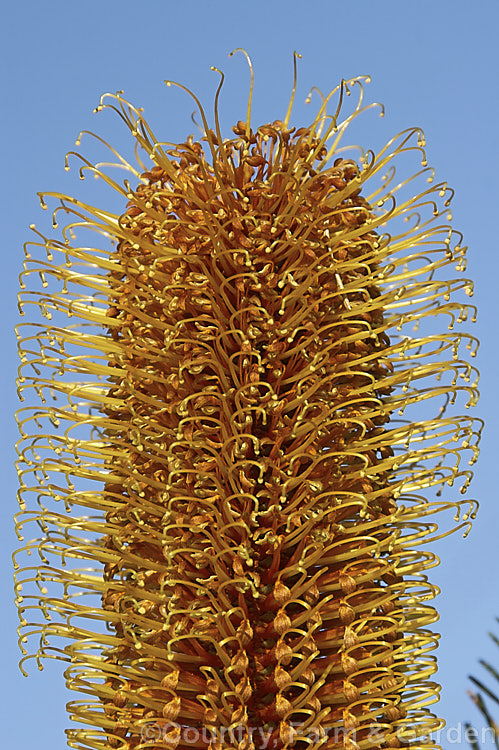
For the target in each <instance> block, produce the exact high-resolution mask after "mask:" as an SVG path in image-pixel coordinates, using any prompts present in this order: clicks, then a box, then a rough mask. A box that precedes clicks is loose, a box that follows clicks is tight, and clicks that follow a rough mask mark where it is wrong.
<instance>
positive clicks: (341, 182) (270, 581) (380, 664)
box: [19, 84, 479, 750]
mask: <svg viewBox="0 0 499 750" xmlns="http://www.w3.org/2000/svg"><path fill="white" fill-rule="evenodd" d="M344 86H345V85H344V84H342V86H341V87H339V92H340V98H341V94H342V92H343V90H344ZM113 101H117V102H118V105H119V108H120V109H119V111H120V113H121V115H122V117H123V119H124V120H125V122H126V123H127V124H128V125H129V127H130V130H131V131H132V133H133V134H134V136H135V138H136V139H137V141H138V143H139V145H140V147H141V148H142V149H143V150H144V151H145V152H146V153H148V154H149V155H150V156H151V158H152V159H153V161H154V166H153V167H152V168H150V169H145V168H142V169H141V170H140V172H137V171H135V172H134V174H135V175H136V182H138V187H136V188H133V189H132V188H130V186H129V184H128V183H125V189H123V188H122V187H120V188H119V189H120V190H121V191H122V192H123V193H125V194H126V196H127V200H128V205H127V208H126V211H125V213H124V214H123V215H121V216H119V217H118V216H114V215H112V214H110V213H107V212H105V211H103V210H98V209H93V208H92V207H89V206H86V205H84V204H82V203H81V202H78V201H76V200H74V199H68V198H65V197H64V196H59V195H57V196H56V197H59V198H61V199H62V203H63V208H64V210H65V211H66V212H68V213H72V214H75V215H76V216H77V217H78V218H79V219H83V220H84V225H85V226H86V227H87V228H93V229H97V231H100V232H102V233H105V234H107V235H111V236H112V237H114V238H115V240H116V243H117V244H116V247H115V249H112V250H110V251H109V252H108V253H107V254H105V253H103V252H102V251H100V252H98V251H97V250H94V249H92V248H90V249H89V248H88V247H81V246H76V245H75V244H74V243H73V242H72V241H71V240H69V239H67V240H66V241H65V242H58V241H55V240H46V239H45V238H43V243H42V245H43V246H45V248H46V249H47V251H48V255H49V258H48V260H47V262H41V261H36V262H35V265H34V268H35V270H37V271H39V272H40V273H41V275H42V280H43V281H45V279H46V276H47V275H48V276H50V278H51V281H52V282H57V283H59V284H60V285H62V288H61V289H60V290H59V291H57V290H56V291H53V292H50V293H43V292H42V293H40V294H39V295H38V297H37V298H36V299H37V305H38V307H39V309H40V310H41V312H42V314H44V315H45V317H49V316H51V315H52V314H54V315H55V316H56V318H57V317H58V316H62V315H69V316H70V317H76V318H80V319H81V320H82V321H83V326H82V327H79V328H78V327H75V326H70V327H69V328H68V327H66V326H64V324H62V325H59V324H58V323H57V322H54V323H49V324H47V323H45V324H44V325H41V324H38V326H37V328H36V331H35V333H34V334H33V335H30V336H25V337H24V338H23V343H22V344H21V357H22V359H23V363H24V365H28V364H31V365H33V366H34V367H36V368H37V371H36V373H35V375H34V376H33V377H31V376H26V374H25V373H24V369H23V371H22V375H21V387H22V388H23V389H25V388H26V386H27V385H29V386H31V385H33V386H34V387H35V388H36V389H37V391H38V393H39V395H40V396H41V397H42V400H43V398H44V395H43V394H44V392H45V391H46V390H47V389H48V390H49V391H51V392H52V393H53V394H55V398H56V400H57V399H58V398H61V397H62V398H63V399H64V398H65V399H67V401H68V403H67V405H66V406H64V405H58V404H56V405H55V406H54V405H50V406H43V405H42V406H37V407H33V408H31V407H29V408H28V412H29V415H34V418H35V420H38V425H40V422H41V421H43V420H44V418H45V417H48V418H49V419H50V420H51V422H52V423H53V425H54V430H53V434H52V435H48V433H47V434H46V433H45V432H44V431H43V430H44V428H42V429H41V430H39V433H38V436H37V437H35V438H31V439H29V438H28V440H27V442H25V441H24V438H25V437H27V435H28V433H27V432H26V430H25V427H24V425H25V424H26V423H27V422H28V421H29V420H30V419H31V416H29V415H28V416H26V417H25V416H24V414H25V412H21V417H20V423H21V431H22V434H23V441H22V442H21V447H20V455H21V462H20V466H21V478H22V490H21V495H22V496H23V495H24V492H25V491H28V492H29V491H31V492H33V491H34V492H35V493H37V495H38V498H39V505H40V506H41V508H42V510H38V511H36V512H34V513H33V512H31V511H26V512H24V513H23V514H22V515H21V520H20V521H19V526H22V525H24V524H25V523H27V521H29V520H36V521H38V523H39V524H40V525H41V527H42V529H43V532H44V538H43V539H42V540H41V541H40V540H38V541H36V542H33V543H30V544H28V545H27V547H26V549H28V551H29V550H31V548H33V547H35V548H36V547H38V549H39V550H40V555H41V562H40V565H38V566H37V568H36V571H35V572H33V570H32V569H29V572H28V573H27V574H26V575H25V576H24V579H23V578H21V583H22V580H34V581H35V583H36V584H37V585H38V586H39V587H40V586H41V584H42V583H43V584H44V585H45V583H46V582H49V585H50V586H51V587H52V588H51V592H50V595H49V594H47V590H46V589H43V590H42V594H43V596H42V597H40V594H38V595H34V596H33V597H30V596H28V597H27V598H26V599H24V600H21V603H20V608H21V611H22V620H23V623H22V624H23V626H25V625H27V624H28V623H27V621H26V619H25V618H26V614H25V613H26V612H27V610H29V609H30V608H32V607H34V608H35V609H37V608H40V609H42V611H43V612H44V613H45V614H46V615H47V614H48V613H49V612H51V613H52V618H53V619H52V620H49V622H47V623H46V624H45V625H43V626H42V630H41V632H42V641H41V646H40V651H39V655H41V656H43V655H50V654H52V653H55V655H56V656H60V657H61V658H63V659H67V660H70V661H71V662H72V663H71V665H70V666H69V667H68V670H67V672H66V676H67V680H68V684H69V686H70V687H71V688H72V689H75V690H77V691H80V692H82V693H87V694H89V695H90V696H92V697H91V698H90V699H88V698H87V699H86V700H85V701H81V700H79V701H75V702H73V703H70V704H69V710H70V713H71V714H72V715H73V717H74V718H75V719H77V720H78V721H80V722H83V724H84V725H85V726H84V728H82V729H72V730H70V731H69V744H70V746H71V747H76V748H96V750H103V749H104V748H108V747H113V748H120V749H121V750H125V749H126V750H132V749H133V750H142V748H144V749H145V748H174V747H176V748H179V750H186V748H188V747H194V748H208V747H209V748H210V749H212V750H228V749H229V748H230V749H231V750H232V748H234V749H236V748H237V750H253V749H254V750H261V749H263V748H276V749H278V748H291V747H296V748H300V750H301V748H307V749H308V748H310V750H315V749H316V748H319V747H323V748H326V750H328V749H331V750H333V748H346V749H347V750H356V748H359V750H360V749H362V750H363V749H364V748H385V747H400V746H411V747H414V748H416V747H417V748H430V747H435V743H434V741H433V740H432V739H431V732H432V731H433V730H435V729H437V728H438V727H439V726H440V724H439V721H438V720H437V719H435V718H434V717H433V715H432V714H431V713H430V711H429V710H428V708H427V706H428V705H429V704H431V703H433V702H434V701H435V700H436V695H437V692H438V685H436V683H435V682H434V681H433V680H432V674H433V672H434V671H435V664H434V657H433V656H432V655H431V653H429V652H431V651H432V650H433V649H434V648H435V645H436V639H437V636H436V635H435V634H434V633H433V632H431V631H430V630H428V629H427V626H428V625H429V624H431V623H432V622H433V621H434V620H435V619H436V615H435V612H434V610H433V608H432V607H431V606H429V605H428V604H427V603H426V601H427V600H429V599H431V598H433V596H434V594H435V592H436V589H435V587H434V586H432V585H431V584H430V583H428V581H427V578H426V573H425V571H426V570H427V569H428V568H429V567H432V566H433V565H434V564H436V558H435V555H433V554H432V553H429V552H423V551H420V550H418V549H417V546H418V542H425V541H428V540H429V539H431V538H432V537H435V529H436V524H435V523H434V522H432V521H430V522H425V517H426V516H431V515H432V514H434V513H435V512H437V511H439V510H442V509H447V508H455V509H456V510H457V511H458V513H459V510H460V505H461V504H462V502H463V501H460V502H451V501H439V502H436V501H432V500H430V499H429V497H428V494H431V493H432V492H433V490H434V488H435V489H436V490H437V491H438V490H439V488H441V487H442V486H443V485H444V484H445V483H447V484H452V482H453V481H454V479H455V478H456V477H462V478H463V481H464V489H465V488H466V486H467V484H468V482H469V472H468V471H467V470H463V469H462V468H461V466H460V460H461V453H462V452H463V451H464V452H469V454H470V455H469V456H468V458H470V457H471V462H472V461H473V459H474V456H475V454H476V442H477V436H478V432H479V430H478V431H477V427H476V425H475V423H474V421H473V420H471V419H469V418H465V417H455V416H448V415H447V406H448V404H451V403H453V402H454V400H455V399H456V397H457V398H458V397H459V395H460V393H461V392H464V393H467V394H468V396H469V399H470V401H471V403H472V402H473V401H474V399H475V396H476V390H475V387H474V384H470V381H471V379H472V378H473V377H474V369H473V368H472V367H471V366H470V365H469V364H468V363H467V362H466V361H465V360H463V359H461V354H460V351H461V348H462V346H467V347H468V349H472V348H473V347H474V346H475V344H474V340H473V339H472V337H470V336H467V335H466V334H462V333H453V332H445V333H438V334H435V333H429V334H426V333H422V334H421V335H420V336H419V337H414V336H408V335H405V333H404V331H405V330H406V327H407V326H408V325H410V326H411V327H412V326H414V324H421V325H422V326H423V328H424V327H425V326H426V323H427V320H428V319H429V318H430V317H433V316H439V315H440V314H444V315H449V316H450V317H451V319H452V322H453V321H454V320H457V321H458V322H460V321H461V320H463V319H465V318H466V315H467V313H468V310H469V309H470V307H469V305H466V304H464V303H463V302H461V301H459V293H460V290H464V291H469V282H466V281H447V280H444V281H442V280H441V278H440V277H439V272H440V269H441V268H442V267H445V266H447V265H448V264H450V263H454V264H456V265H457V266H458V268H459V270H462V268H463V267H464V262H463V257H464V251H463V248H462V247H461V246H460V245H459V244H457V245H455V246H454V247H452V246H451V243H452V240H453V232H452V230H450V229H449V227H447V226H442V225H439V224H438V223H437V222H435V219H438V217H439V216H440V214H441V212H442V209H439V208H437V205H436V202H435V201H436V196H437V195H440V196H441V197H444V196H445V194H446V186H445V185H442V184H441V185H437V186H435V187H433V186H432V187H430V188H428V189H427V190H426V191H425V193H424V194H423V195H421V196H417V197H416V198H414V199H411V200H410V201H406V202H402V203H400V204H399V205H398V206H395V205H391V206H390V208H389V209H388V210H386V209H384V208H383V206H384V204H385V203H386V202H387V201H388V202H389V201H390V200H391V199H393V197H394V195H395V193H396V192H397V190H399V189H400V188H401V186H400V185H398V186H397V187H395V188H391V187H390V183H391V182H393V172H391V171H390V168H391V162H392V160H393V158H394V156H397V155H398V154H399V153H402V152H403V151H407V150H413V151H415V152H422V142H421V141H422V135H421V133H420V131H417V130H415V131H408V133H405V134H402V136H400V137H399V138H398V139H393V140H392V141H391V142H390V143H389V144H388V146H387V147H386V148H385V149H383V151H382V152H381V153H380V154H379V155H378V156H377V157H372V158H367V157H366V158H365V159H363V160H361V161H360V162H356V161H355V160H353V159H351V158H344V156H339V155H338V153H339V149H338V133H340V134H342V132H343V130H344V129H345V127H346V125H347V124H348V122H349V121H351V119H352V117H351V116H350V117H349V118H347V120H346V121H344V123H340V124H338V121H337V116H335V117H334V118H330V117H328V118H326V116H325V111H324V105H323V108H321V110H320V112H319V115H318V116H317V118H316V120H315V121H314V123H313V124H312V126H311V127H309V128H301V129H299V130H295V129H294V128H290V127H289V125H288V122H287V119H288V118H286V121H284V122H280V121H277V122H274V123H273V124H268V125H264V126H262V127H259V128H258V129H256V130H253V129H252V128H251V125H250V122H249V120H248V121H247V122H239V123H238V124H237V125H236V126H235V127H234V128H233V131H234V137H233V138H231V139H222V137H221V135H220V132H219V129H218V126H217V132H213V131H212V130H210V129H209V128H208V127H206V129H205V134H204V138H203V139H201V140H200V141H199V142H197V141H195V140H194V139H193V138H189V139H188V140H187V141H186V142H185V143H182V144H179V145H177V146H175V147H172V148H168V149H164V148H163V147H162V146H159V145H158V143H157V141H156V140H155V139H154V138H152V134H150V131H149V130H148V127H147V125H146V124H145V121H144V120H143V118H142V115H141V114H140V113H138V112H137V110H134V109H133V108H132V107H131V106H130V105H128V104H127V103H126V102H124V100H123V99H122V98H121V97H120V95H118V96H116V97H114V98H113ZM360 101H361V99H360ZM105 106H107V105H105ZM113 108H114V105H113ZM358 111H360V102H359V105H358V107H357V110H356V112H358ZM337 114H338V111H337ZM203 119H204V114H203ZM217 123H218V119H217ZM414 138H416V139H417V142H416V144H415V145H414V144H413V142H412V140H411V139H414ZM408 144H410V145H408ZM423 158H424V155H423ZM130 169H131V170H132V167H130ZM387 170H388V178H387V179H386V180H385V183H386V184H385V187H384V192H383V193H382V194H381V193H380V191H379V190H377V191H375V192H374V193H373V194H371V195H369V194H367V195H366V197H363V194H365V190H363V186H364V183H366V181H367V180H368V179H369V178H372V179H373V180H374V178H375V177H376V175H377V174H378V172H386V171H387ZM94 171H96V172H97V173H98V174H100V175H101V176H102V173H101V171H98V170H96V169H95V168H94ZM132 171H133V170H132ZM106 179H107V181H108V182H112V181H111V180H110V179H109V178H106ZM403 184H404V183H403ZM446 205H447V203H445V204H444V209H443V210H447V208H446ZM428 207H429V210H430V213H432V216H431V218H430V219H428V220H427V219H425V218H423V217H422V212H423V211H424V210H428ZM416 211H418V212H420V214H418V218H417V220H416V221H414V220H413V222H412V228H411V229H410V230H407V229H405V230H404V231H403V232H402V233H400V234H399V235H396V236H393V235H392V236H389V235H386V234H382V233H381V232H382V229H381V227H384V226H385V224H387V223H389V221H390V219H393V220H394V219H396V218H397V217H406V216H410V215H412V214H414V213H415V212H416ZM432 222H435V223H432ZM430 225H431V226H430ZM80 226H81V224H80V223H79V222H73V223H72V224H70V225H69V231H68V232H66V234H65V236H66V237H69V236H71V232H72V233H73V235H75V234H76V232H77V231H78V230H79V227H80ZM54 253H57V254H61V253H62V254H63V255H64V256H65V261H66V262H65V263H64V262H59V260H58V259H56V260H53V255H54ZM75 262H76V263H77V264H79V265H82V266H87V267H90V268H89V271H90V272H87V271H86V270H85V271H84V272H83V273H82V272H81V270H79V269H77V270H75V269H74V268H73V263H75ZM30 263H32V261H31V258H30V256H29V257H28V273H29V272H30V268H31V266H30V265H29V264H30ZM45 283H47V282H46V281H45ZM75 285H76V286H77V285H80V286H81V287H83V289H84V295H83V296H82V295H81V293H79V292H76V293H73V292H69V291H68V290H69V289H71V290H72V289H74V288H75ZM89 288H90V289H91V290H93V292H90V296H88V294H89V292H88V289H89ZM35 325H36V324H35ZM85 326H87V328H85ZM451 327H452V325H451ZM26 342H29V343H26ZM34 342H35V344H36V345H37V346H38V347H39V351H37V352H33V344H34ZM89 352H90V353H89ZM92 352H93V353H92ZM47 368H50V369H52V370H53V371H54V372H53V375H52V376H51V375H48V376H47V375H42V374H41V371H42V370H46V369H47ZM71 372H77V373H79V374H80V382H75V381H74V378H73V379H72V378H71V377H69V379H68V377H67V375H68V374H70V373H71ZM82 374H85V375H86V376H87V381H86V382H84V381H83V380H81V375H82ZM458 377H461V378H462V380H463V383H462V384H459V385H458V381H457V379H458ZM82 399H83V400H82ZM434 401H435V402H437V401H438V406H437V407H432V406H431V405H432V404H433V402H434ZM417 404H419V406H418V407H417V406H416V405H417ZM425 404H429V405H430V406H429V407H428V410H427V411H428V414H427V413H426V412H425V410H424V405H425ZM416 408H421V409H422V411H421V412H420V415H421V416H420V417H417V416H416V418H413V419H402V418H401V417H403V416H404V412H405V411H406V410H408V411H410V410H411V409H416ZM432 409H433V412H434V413H430V412H431V411H432ZM415 413H416V412H415ZM40 433H43V434H40ZM80 433H81V435H80ZM31 472H33V474H34V480H33V479H30V480H29V482H28V481H27V480H26V479H25V478H24V477H25V474H28V475H30V474H31ZM420 491H424V492H425V496H421V495H419V494H418V493H419V492H420ZM61 500H63V501H64V502H65V505H66V511H65V513H61V512H60V511H59V510H56V509H55V506H54V503H57V502H60V501H61ZM467 503H468V505H469V506H470V509H471V510H472V509H473V503H472V502H471V503H470V501H467ZM78 506H80V507H83V508H86V509H91V510H92V511H93V512H94V514H95V515H93V516H80V517H76V516H75V515H74V514H73V512H72V511H73V510H74V509H75V508H77V507H78ZM463 524H466V514H465V517H464V519H463V523H462V524H461V525H463ZM54 556H55V558H57V559H58V560H59V562H54V560H53V557H54ZM81 561H83V565H84V566H87V565H91V566H92V567H83V568H82V567H78V565H80V566H81ZM21 583H20V584H19V587H20V585H21ZM57 584H58V585H59V586H60V587H61V589H60V591H59V592H57V591H56V589H57ZM81 595H84V596H87V597H89V600H88V601H89V602H90V603H88V604H85V603H82V602H84V601H85V599H84V598H83V599H82V598H81ZM99 599H100V602H99ZM33 600H35V601H37V602H38V604H35V603H34V602H33ZM49 616H50V615H49ZM89 622H94V623H95V627H94V629H93V630H90V629H89V628H90V625H89ZM100 624H106V626H107V629H106V631H104V630H103V628H102V627H101V625H100ZM39 631H40V628H39V627H38V626H36V629H35V632H39ZM51 637H52V638H56V639H57V637H62V638H63V639H64V643H63V646H62V647H61V648H60V649H55V650H53V651H51V647H50V646H49V645H48V643H49V640H50V638H51Z"/></svg>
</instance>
